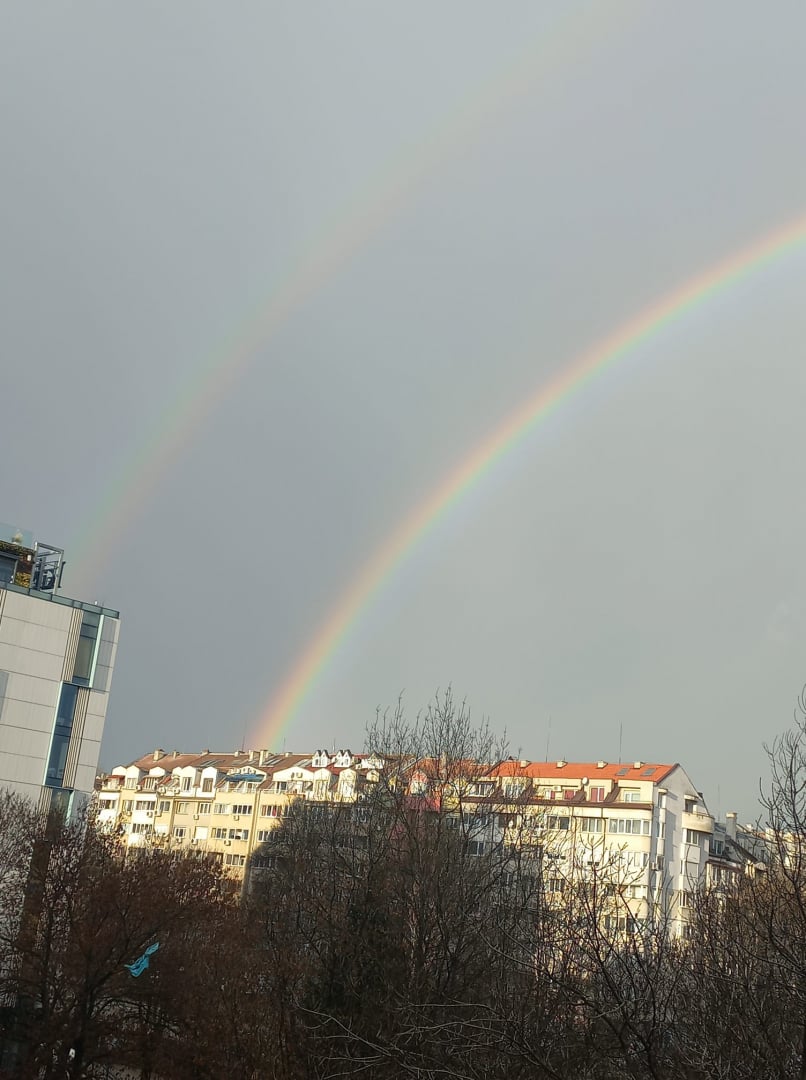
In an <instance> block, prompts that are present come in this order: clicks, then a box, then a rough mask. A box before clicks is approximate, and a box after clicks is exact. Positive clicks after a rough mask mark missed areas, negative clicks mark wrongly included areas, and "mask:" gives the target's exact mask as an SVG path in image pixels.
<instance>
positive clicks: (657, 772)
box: [487, 760, 677, 784]
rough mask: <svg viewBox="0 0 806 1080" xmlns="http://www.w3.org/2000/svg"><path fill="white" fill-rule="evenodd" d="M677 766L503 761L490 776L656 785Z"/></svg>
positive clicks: (630, 763)
mask: <svg viewBox="0 0 806 1080" xmlns="http://www.w3.org/2000/svg"><path fill="white" fill-rule="evenodd" d="M676 768H677V766H676V765H660V764H657V763H655V764H653V763H652V762H649V761H639V762H626V763H621V762H619V763H610V762H602V763H600V762H598V761H566V762H564V763H563V764H559V763H558V762H556V761H527V762H525V763H524V762H521V761H511V760H507V761H502V762H500V763H499V764H498V765H496V766H495V767H494V768H493V769H491V770H490V772H489V773H488V774H487V775H488V776H494V777H502V776H514V777H519V776H522V777H526V778H529V779H533V780H556V781H558V782H559V783H562V782H563V781H564V780H583V779H587V780H590V782H591V783H592V784H595V783H596V780H597V779H604V780H616V781H618V782H619V783H635V782H637V781H638V780H644V781H646V780H648V781H651V782H652V783H653V784H659V783H661V781H662V780H664V779H665V778H666V777H667V776H668V775H669V773H671V772H672V771H673V770H674V769H676Z"/></svg>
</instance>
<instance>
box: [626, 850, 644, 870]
mask: <svg viewBox="0 0 806 1080" xmlns="http://www.w3.org/2000/svg"><path fill="white" fill-rule="evenodd" d="M620 854H623V856H624V858H623V862H624V865H625V866H628V867H629V868H630V869H631V870H646V868H647V867H648V866H649V854H648V852H646V851H625V852H622V853H620Z"/></svg>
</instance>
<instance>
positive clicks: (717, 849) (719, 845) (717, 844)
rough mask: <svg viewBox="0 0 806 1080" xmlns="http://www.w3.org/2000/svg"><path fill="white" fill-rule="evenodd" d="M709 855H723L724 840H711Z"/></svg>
mask: <svg viewBox="0 0 806 1080" xmlns="http://www.w3.org/2000/svg"><path fill="white" fill-rule="evenodd" d="M711 854H712V855H716V856H720V855H724V854H725V841H724V840H712V841H711Z"/></svg>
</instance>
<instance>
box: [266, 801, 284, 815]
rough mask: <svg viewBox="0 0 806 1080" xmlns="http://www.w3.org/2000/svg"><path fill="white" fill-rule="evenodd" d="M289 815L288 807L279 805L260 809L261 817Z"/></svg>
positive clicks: (270, 805) (275, 804)
mask: <svg viewBox="0 0 806 1080" xmlns="http://www.w3.org/2000/svg"><path fill="white" fill-rule="evenodd" d="M287 813H288V807H287V806H278V805H277V803H270V804H267V805H265V806H261V808H260V816H261V817H285V815H286V814H287Z"/></svg>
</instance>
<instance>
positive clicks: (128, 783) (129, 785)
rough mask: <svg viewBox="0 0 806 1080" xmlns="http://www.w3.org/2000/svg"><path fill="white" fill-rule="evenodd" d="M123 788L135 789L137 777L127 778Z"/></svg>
mask: <svg viewBox="0 0 806 1080" xmlns="http://www.w3.org/2000/svg"><path fill="white" fill-rule="evenodd" d="M123 786H124V787H127V788H136V787H137V777H136V776H127V777H126V783H125V784H124V785H123Z"/></svg>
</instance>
